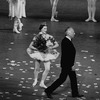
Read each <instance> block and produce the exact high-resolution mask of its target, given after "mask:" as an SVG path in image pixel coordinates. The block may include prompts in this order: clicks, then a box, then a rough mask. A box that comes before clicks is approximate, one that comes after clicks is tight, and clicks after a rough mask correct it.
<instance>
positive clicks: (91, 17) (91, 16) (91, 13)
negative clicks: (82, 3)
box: [85, 0, 97, 22]
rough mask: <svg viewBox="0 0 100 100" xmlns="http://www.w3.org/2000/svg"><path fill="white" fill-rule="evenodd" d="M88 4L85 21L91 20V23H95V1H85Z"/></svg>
mask: <svg viewBox="0 0 100 100" xmlns="http://www.w3.org/2000/svg"><path fill="white" fill-rule="evenodd" d="M87 2H88V19H86V20H85V21H86V22H88V21H90V20H92V21H93V22H97V21H96V19H95V12H96V0H87Z"/></svg>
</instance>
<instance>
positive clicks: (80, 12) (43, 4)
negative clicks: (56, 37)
mask: <svg viewBox="0 0 100 100" xmlns="http://www.w3.org/2000/svg"><path fill="white" fill-rule="evenodd" d="M96 8H97V10H96V18H97V19H100V0H97V5H96ZM57 9H58V12H59V13H58V17H59V18H66V17H67V18H71V17H74V18H80V19H81V18H84V17H87V0H59V2H58V7H57ZM26 13H27V17H46V18H49V17H50V16H51V5H50V0H26ZM2 15H6V16H7V15H8V2H7V1H6V0H0V16H2Z"/></svg>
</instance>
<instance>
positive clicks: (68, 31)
mask: <svg viewBox="0 0 100 100" xmlns="http://www.w3.org/2000/svg"><path fill="white" fill-rule="evenodd" d="M65 35H66V36H68V37H70V38H71V39H72V38H74V35H75V32H74V29H73V28H72V27H67V28H66V29H65Z"/></svg>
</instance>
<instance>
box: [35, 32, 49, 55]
mask: <svg viewBox="0 0 100 100" xmlns="http://www.w3.org/2000/svg"><path fill="white" fill-rule="evenodd" d="M33 46H34V47H35V48H37V50H38V51H40V52H44V53H45V52H46V50H47V46H46V40H45V38H43V37H42V34H39V35H37V36H36V39H35V41H34V44H33Z"/></svg>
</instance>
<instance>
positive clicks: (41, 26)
mask: <svg viewBox="0 0 100 100" xmlns="http://www.w3.org/2000/svg"><path fill="white" fill-rule="evenodd" d="M44 26H47V24H46V22H44V23H42V24H40V26H39V30H41V29H42V28H43V27H44Z"/></svg>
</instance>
